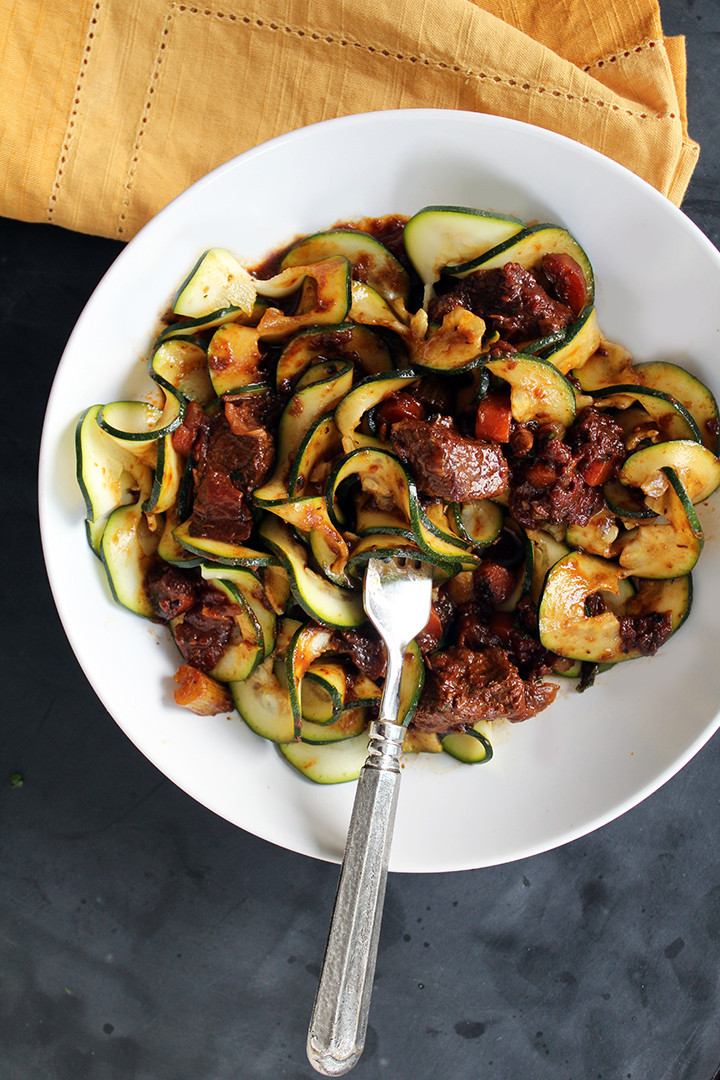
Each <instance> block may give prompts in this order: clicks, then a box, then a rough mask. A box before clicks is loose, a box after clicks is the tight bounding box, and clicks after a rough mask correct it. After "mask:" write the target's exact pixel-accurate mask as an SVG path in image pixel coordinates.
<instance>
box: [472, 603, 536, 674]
mask: <svg viewBox="0 0 720 1080" xmlns="http://www.w3.org/2000/svg"><path fill="white" fill-rule="evenodd" d="M534 610H535V609H534V608H533V609H532V611H533V613H534ZM529 623H530V619H529V618H528V614H527V611H526V610H525V608H524V607H523V609H522V610H521V611H520V612H519V613H518V617H517V618H514V617H513V615H512V614H511V613H510V612H505V611H500V612H491V611H490V610H489V609H488V607H487V606H486V604H484V603H483V601H482V600H480V602H475V603H468V604H463V605H462V607H461V608H459V609H458V618H457V620H456V623H455V628H454V637H455V641H456V643H457V644H458V645H459V646H460V647H461V648H466V649H470V650H471V651H481V650H483V649H485V648H487V647H488V646H494V647H497V648H502V649H503V650H504V651H505V653H506V654H507V656H508V659H509V660H510V662H511V663H512V664H514V666H515V667H516V668H517V670H518V673H519V675H520V676H521V678H523V679H529V680H531V681H534V680H536V679H539V678H541V677H542V676H543V675H548V674H549V673H550V672H551V671H553V669H554V667H555V662H556V659H557V658H556V656H555V654H554V653H552V652H550V651H549V650H548V649H546V648H545V646H544V645H541V644H540V639H539V638H538V636H537V625H535V626H534V627H533V626H532V625H529Z"/></svg>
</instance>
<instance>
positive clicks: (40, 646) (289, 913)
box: [0, 0, 720, 1080]
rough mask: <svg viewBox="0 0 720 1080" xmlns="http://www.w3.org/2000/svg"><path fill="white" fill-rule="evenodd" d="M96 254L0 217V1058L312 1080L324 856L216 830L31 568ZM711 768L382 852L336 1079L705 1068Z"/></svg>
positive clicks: (716, 911)
mask: <svg viewBox="0 0 720 1080" xmlns="http://www.w3.org/2000/svg"><path fill="white" fill-rule="evenodd" d="M662 9H663V18H664V26H665V30H666V33H668V34H674V33H684V34H686V35H687V39H688V54H689V62H690V76H689V111H690V128H691V134H692V135H693V136H694V137H695V138H697V139H698V141H699V142H700V143H701V145H702V155H701V159H700V165H699V167H698V169H697V172H696V175H695V178H694V179H693V182H692V185H691V188H690V191H689V193H688V197H687V201H686V203H685V205H684V209H685V210H686V211H687V213H688V214H689V215H690V216H691V217H692V218H693V219H694V220H695V221H696V222H697V223H698V224H699V225H700V226H701V228H703V230H704V231H705V232H706V233H707V234H708V235H709V236H710V238H711V239H712V240H713V241H714V243H716V244H718V243H719V242H720V203H719V202H718V190H719V183H718V182H719V181H720V175H719V172H720V135H719V133H718V124H717V113H718V97H719V95H718V82H717V71H718V68H719V67H720V7H719V6H718V4H717V0H665V2H663V4H662ZM119 250H120V249H119V245H117V244H114V243H112V242H109V241H102V240H96V239H89V238H87V237H81V236H76V235H71V234H68V233H64V232H62V231H60V230H57V229H55V230H53V229H51V228H46V227H43V226H29V225H22V224H18V223H14V222H1V223H0V273H1V274H2V282H3V285H2V294H1V295H2V298H3V302H2V308H1V309H0V310H1V311H2V322H3V334H2V343H3V353H4V357H3V373H4V389H5V394H4V409H3V412H4V420H5V423H4V428H5V432H6V434H5V438H4V447H5V473H6V477H7V480H8V484H7V486H6V491H7V495H6V501H5V506H6V518H5V520H6V541H5V544H4V551H5V557H4V572H3V577H2V595H3V605H2V610H3V616H4V617H3V620H2V633H3V639H2V640H3V646H2V651H1V652H0V656H1V657H2V664H3V686H4V687H5V690H4V708H3V724H2V732H1V734H0V740H1V741H0V822H1V827H0V845H1V847H0V1077H1V1078H2V1080H236V1078H237V1080H285V1078H290V1080H300V1078H305V1080H307V1078H309V1077H311V1076H312V1075H314V1074H313V1073H312V1071H311V1070H310V1068H309V1066H308V1065H307V1063H306V1060H305V1050H304V1044H305V1032H306V1026H307V1021H308V1018H309V1014H310V1009H311V1005H312V998H313V995H314V991H315V986H316V980H317V974H318V970H319V963H320V960H321V957H322V952H323V948H324V942H325V934H326V930H327V925H328V917H329V913H330V909H331V905H332V900H333V894H334V889H335V883H336V879H337V868H336V867H333V866H329V865H326V864H323V863H318V862H314V861H311V860H309V859H306V858H303V857H300V856H297V855H293V854H290V853H287V852H284V851H282V850H280V849H277V848H275V847H273V846H271V845H269V844H267V843H265V842H264V841H261V840H257V839H256V838H254V837H252V836H250V835H248V834H246V833H244V832H242V831H240V830H238V829H235V828H234V827H232V826H230V825H228V824H227V823H226V822H224V821H221V820H220V819H218V818H217V817H215V816H214V815H213V814H211V813H210V812H209V811H207V810H205V809H204V808H202V807H201V806H199V805H197V804H196V803H194V802H193V801H192V800H191V799H189V798H188V797H187V796H186V795H184V794H183V793H182V792H180V791H179V790H178V789H177V788H175V787H174V786H173V785H172V784H171V783H170V782H169V781H167V780H165V779H164V778H163V777H162V776H161V775H160V774H159V773H158V772H157V771H156V770H155V768H154V767H153V766H152V765H150V764H149V763H148V762H147V761H146V760H145V759H144V758H143V757H142V756H141V755H140V754H139V752H138V751H137V750H136V749H135V748H134V747H133V746H132V745H131V744H130V743H129V742H128V740H127V739H126V737H125V736H124V735H123V734H122V733H121V732H120V730H119V729H118V728H117V727H116V726H115V724H114V722H113V721H112V720H111V719H110V717H108V716H107V714H105V713H104V711H103V709H102V707H101V706H100V704H99V702H98V701H97V699H96V697H95V695H94V694H93V692H92V690H91V689H90V687H89V686H88V684H87V682H86V681H85V678H84V676H83V675H82V673H81V671H80V669H79V668H78V665H77V663H76V661H75V659H74V657H73V655H72V653H71V651H70V648H69V646H68V644H67V642H66V640H65V638H64V636H63V632H62V629H61V627H60V624H59V622H58V619H57V617H56V616H55V613H54V608H53V605H52V600H51V597H50V592H49V589H48V586H47V583H46V579H45V575H44V570H43V564H42V556H41V551H40V543H39V538H38V531H37V526H36V523H35V522H36V511H35V497H36V496H35V472H36V464H37V448H38V443H39V436H40V428H41V422H42V415H43V411H44V407H45V401H46V398H47V394H48V392H49V388H50V383H51V380H52V375H53V371H54V367H55V364H56V362H57V358H58V357H59V355H60V353H61V351H62V347H63V345H64V342H65V340H66V338H67V335H68V333H69V331H70V329H71V327H72V325H73V322H74V320H75V319H76V317H77V315H78V314H79V313H80V310H81V308H82V306H83V304H84V303H85V301H86V299H87V297H88V296H89V294H90V293H91V291H92V289H93V288H94V286H95V284H96V283H97V281H98V279H99V277H100V276H101V274H102V272H103V271H104V269H105V268H106V267H107V266H108V265H109V263H110V262H111V261H112V259H113V258H114V257H115V255H116V254H117V252H118V251H119ZM678 722H679V723H681V722H682V718H681V717H679V718H678ZM15 773H20V774H21V775H22V777H23V779H24V782H23V784H22V786H13V783H12V781H11V776H12V775H13V774H15ZM719 776H720V741H719V739H718V737H716V738H714V739H713V740H712V741H711V742H710V743H709V744H708V745H707V746H706V747H705V748H704V749H703V750H702V751H701V752H700V753H699V754H698V755H697V757H696V758H695V759H694V760H693V761H692V762H691V763H690V764H689V765H688V766H687V767H686V768H685V769H683V770H682V772H681V773H680V774H679V775H678V776H676V777H675V778H674V779H673V780H672V781H670V782H669V783H668V784H666V785H665V787H664V788H662V789H661V790H660V791H659V792H657V793H656V794H655V795H653V796H652V797H651V798H650V799H648V800H646V801H645V802H644V803H643V804H642V805H641V806H639V807H637V808H636V809H634V810H633V811H631V812H630V813H628V814H626V815H625V816H624V817H623V818H622V819H620V820H619V821H616V822H614V823H612V824H611V825H608V826H606V827H605V828H603V829H601V830H599V831H598V832H596V833H594V834H593V835H591V836H588V837H587V838H585V839H583V840H579V841H576V842H575V843H573V844H570V845H568V846H566V847H564V848H561V849H559V850H556V851H553V852H549V853H548V854H545V855H541V856H537V857H535V858H533V859H529V860H525V861H523V862H518V863H514V864H511V865H508V866H502V867H496V868H493V869H489V870H482V871H475V872H471V873H463V874H439V875H432V876H430V875H427V876H426V875H421V876H406V875H391V877H390V881H389V887H388V897H387V907H386V914H385V921H384V926H383V933H382V939H381V945H380V957H379V962H378V970H377V982H376V987H375V995H374V1000H373V1007H372V1013H371V1018H370V1032H369V1037H368V1043H367V1047H366V1051H365V1055H364V1058H363V1060H362V1062H361V1063H360V1065H359V1066H358V1067H357V1069H356V1070H355V1072H354V1074H353V1075H354V1076H356V1077H357V1080H378V1078H391V1080H411V1078H412V1080H445V1078H448V1080H475V1078H484V1077H488V1078H494V1080H519V1078H521V1077H522V1078H528V1080H596V1078H597V1080H631V1078H632V1080H713V1078H714V1077H716V1075H717V1073H718V1069H719V1068H720V1024H719V1023H718V1018H719V1014H720V985H719V979H720V964H719V960H720V865H719V862H718V853H719V852H720V844H719V843H718V836H719V835H720V795H719V791H720V788H719V785H718V777H719ZM500 812H501V811H500ZM448 827H449V828H467V827H470V823H468V822H448Z"/></svg>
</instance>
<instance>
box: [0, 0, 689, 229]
mask: <svg viewBox="0 0 720 1080" xmlns="http://www.w3.org/2000/svg"><path fill="white" fill-rule="evenodd" d="M0 15H1V16H2V21H1V22H0V26H1V27H3V28H4V29H0V70H2V72H3V78H2V81H1V83H0V214H3V215H5V216H9V217H16V218H20V219H22V220H25V221H44V222H54V223H56V224H58V225H63V226H65V227H66V228H70V229H77V230H80V231H82V232H87V233H93V234H99V235H103V236H110V237H115V238H119V239H124V240H129V239H130V238H131V237H132V236H133V235H134V233H136V232H137V230H138V229H139V228H140V227H141V226H142V225H144V224H145V222H146V221H148V220H149V218H151V217H152V216H153V214H155V213H156V212H157V211H158V210H159V209H161V208H162V207H163V206H164V205H165V204H166V203H168V202H169V201H170V199H172V198H173V197H174V196H175V195H177V194H178V193H179V192H181V191H182V190H183V189H184V188H186V187H187V186H188V185H189V184H190V183H192V182H193V181H194V180H196V179H198V177H200V176H203V175H204V174H205V173H207V172H209V171H210V170H211V169H212V168H214V167H215V166H216V165H219V164H221V163H222V162H224V161H226V160H228V159H229V158H231V157H233V156H234V155H235V154H238V153H240V152H241V151H243V150H246V149H248V148H249V147H252V146H255V145H256V144H258V143H260V142H263V141H264V140H266V139H268V138H271V137H272V136H274V135H278V134H280V133H281V132H285V131H290V130H293V129H295V128H298V127H301V126H303V125H304V124H310V123H314V122H316V121H319V120H325V119H328V118H329V117H334V116H342V115H346V114H349V113H359V112H368V111H373V110H377V109H396V108H401V109H404V108H421V107H425V108H449V109H468V110H474V111H478V112H486V113H493V114H496V115H502V116H508V117H513V118H515V119H518V120H523V121H526V122H528V123H531V124H536V125H538V126H540V127H544V128H549V129H551V130H553V131H557V132H560V133H561V134H563V135H567V136H570V137H571V138H574V139H577V140H579V141H580V142H583V143H586V144H587V145H588V146H591V147H593V148H594V149H596V150H599V151H601V152H602V153H604V154H607V155H608V156H609V157H611V158H614V159H615V160H616V161H619V162H621V163H622V164H623V165H625V166H627V167H628V168H629V169H632V170H633V171H634V172H635V173H637V174H638V175H639V176H642V177H643V178H644V179H646V180H648V181H649V182H650V183H651V184H653V185H654V186H655V187H656V188H658V189H659V190H660V191H661V192H663V193H664V194H665V195H667V196H668V198H669V199H671V200H672V201H673V202H675V203H677V204H679V203H680V202H681V200H682V197H683V195H684V192H685V189H686V187H687V184H688V182H689V180H690V176H691V174H692V170H693V168H694V166H695V163H696V161H697V155H698V146H697V144H696V143H694V142H693V141H692V140H691V139H690V138H689V137H688V134H687V123H686V114H685V49H684V39H682V38H669V39H667V38H664V37H663V32H662V27H661V23H660V14H659V10H658V6H657V3H656V2H655V0H607V2H606V3H605V4H589V3H587V0H544V2H543V3H541V4H540V3H537V2H536V0H372V2H370V0H213V6H212V7H200V6H195V5H193V4H185V3H177V2H174V0H73V2H72V3H71V2H70V0H64V2H57V0H0Z"/></svg>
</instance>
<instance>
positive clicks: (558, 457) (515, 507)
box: [509, 434, 604, 529]
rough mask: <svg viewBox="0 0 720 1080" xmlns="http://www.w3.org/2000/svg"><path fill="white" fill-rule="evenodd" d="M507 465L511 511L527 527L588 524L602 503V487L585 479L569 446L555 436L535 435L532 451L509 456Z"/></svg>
mask: <svg viewBox="0 0 720 1080" xmlns="http://www.w3.org/2000/svg"><path fill="white" fill-rule="evenodd" d="M510 469H511V480H510V499H509V508H510V513H511V514H512V516H513V517H514V518H515V520H516V521H517V522H518V523H519V524H520V525H522V526H523V527H524V528H526V529H533V528H537V526H538V525H541V524H543V523H545V524H555V525H558V524H568V523H576V524H578V525H587V523H588V521H589V520H590V518H591V517H592V516H593V514H596V513H597V512H598V510H600V509H602V507H603V505H604V498H603V494H602V490H601V489H600V488H599V487H591V486H590V485H589V484H587V483H586V482H585V480H584V479H583V477H582V475H581V474H580V472H579V471H578V466H577V459H576V458H575V456H574V454H573V450H572V447H571V446H569V445H568V444H567V443H566V442H563V440H562V439H559V438H557V437H553V436H551V435H549V434H543V435H538V436H536V437H535V439H534V442H533V449H532V452H531V453H527V454H524V455H521V456H517V455H514V456H512V457H511V460H510Z"/></svg>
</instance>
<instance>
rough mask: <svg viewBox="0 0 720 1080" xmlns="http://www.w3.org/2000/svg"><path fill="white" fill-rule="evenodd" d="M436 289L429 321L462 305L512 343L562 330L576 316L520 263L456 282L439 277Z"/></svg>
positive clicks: (439, 319) (441, 318)
mask: <svg viewBox="0 0 720 1080" xmlns="http://www.w3.org/2000/svg"><path fill="white" fill-rule="evenodd" d="M435 291H436V293H438V294H439V295H437V296H436V297H435V298H434V299H433V300H432V301H431V303H430V306H429V308H428V315H429V318H430V320H431V321H432V322H442V320H443V318H444V317H445V315H447V314H449V312H451V311H453V310H454V309H455V308H456V307H463V308H466V309H467V310H468V311H472V313H473V314H474V315H479V316H480V317H481V318H482V319H484V320H485V323H486V325H487V327H488V330H490V331H491V332H495V331H497V333H499V335H500V337H501V339H502V340H503V341H507V342H510V343H511V344H512V343H515V342H520V341H528V340H533V339H534V338H539V337H545V336H546V335H547V334H552V333H554V332H555V331H557V330H563V329H564V328H565V327H566V326H568V325H569V324H570V323H571V322H572V321H573V319H574V317H575V315H574V312H573V310H572V308H570V307H568V306H567V305H566V304H563V303H559V302H558V301H557V300H554V299H553V298H552V297H551V296H549V295H548V293H547V292H546V291H545V289H544V288H543V287H542V285H540V284H539V282H538V281H537V279H536V278H535V277H534V276H533V274H531V273H530V271H529V270H526V269H525V268H524V267H522V266H520V265H519V263H513V262H509V263H506V264H505V265H504V266H498V267H496V268H494V269H492V270H476V271H474V273H472V274H468V276H467V277H465V278H462V279H461V280H459V281H457V280H454V279H451V278H446V279H442V280H441V281H440V282H438V283H437V284H436V286H435Z"/></svg>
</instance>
